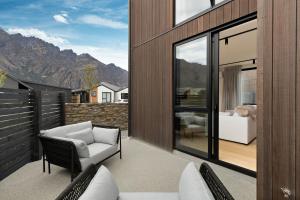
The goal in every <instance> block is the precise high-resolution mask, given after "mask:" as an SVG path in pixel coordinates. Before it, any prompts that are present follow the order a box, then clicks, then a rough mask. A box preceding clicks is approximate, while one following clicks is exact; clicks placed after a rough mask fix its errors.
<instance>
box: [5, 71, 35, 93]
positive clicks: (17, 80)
mask: <svg viewBox="0 0 300 200" xmlns="http://www.w3.org/2000/svg"><path fill="white" fill-rule="evenodd" d="M6 76H7V77H8V78H10V79H12V80H14V81H16V82H18V83H19V84H21V85H23V86H24V87H26V88H28V89H31V90H32V89H33V88H32V87H31V86H29V85H27V84H26V83H24V82H23V81H21V80H19V79H18V78H16V77H15V76H13V75H11V74H8V73H6Z"/></svg>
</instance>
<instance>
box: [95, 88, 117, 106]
mask: <svg viewBox="0 0 300 200" xmlns="http://www.w3.org/2000/svg"><path fill="white" fill-rule="evenodd" d="M102 92H110V93H111V101H112V102H113V101H114V99H115V92H114V91H113V90H111V89H109V88H107V87H104V86H102V85H101V86H99V87H98V103H102Z"/></svg>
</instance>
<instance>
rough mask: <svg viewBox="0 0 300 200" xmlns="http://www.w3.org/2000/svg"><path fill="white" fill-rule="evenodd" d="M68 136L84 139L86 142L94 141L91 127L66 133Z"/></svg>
mask: <svg viewBox="0 0 300 200" xmlns="http://www.w3.org/2000/svg"><path fill="white" fill-rule="evenodd" d="M66 138H73V139H78V140H83V141H85V143H86V144H92V143H94V137H93V133H92V129H91V128H86V129H83V130H80V131H76V132H72V133H69V134H67V135H66Z"/></svg>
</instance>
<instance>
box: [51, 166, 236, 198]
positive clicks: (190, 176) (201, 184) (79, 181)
mask: <svg viewBox="0 0 300 200" xmlns="http://www.w3.org/2000/svg"><path fill="white" fill-rule="evenodd" d="M86 183H89V184H86ZM67 199H68V200H77V199H79V200H97V199H99V200H100V199H105V200H211V199H217V200H221V199H222V200H233V197H232V196H231V195H230V193H229V192H228V191H227V189H226V188H225V187H224V185H223V184H222V182H221V181H220V180H219V179H218V177H217V176H216V175H215V173H214V172H213V171H212V169H211V168H210V167H209V166H208V165H207V164H206V163H203V164H202V165H201V168H200V173H199V172H198V170H197V168H196V166H195V164H194V163H193V162H191V163H189V164H188V165H187V166H186V167H185V169H184V170H183V172H182V174H181V178H180V181H179V190H178V192H166V193H164V192H150V193H149V192H119V189H118V186H117V185H116V183H115V181H114V179H113V177H112V174H111V173H110V172H109V170H108V169H107V168H105V167H104V166H101V167H100V169H99V170H98V171H97V170H96V168H95V166H90V167H89V168H88V169H87V170H86V171H84V172H83V173H82V174H81V175H80V176H78V177H77V178H76V180H75V181H74V182H73V183H72V184H71V185H69V186H68V187H67V188H66V189H65V190H64V191H63V192H62V193H61V194H60V195H59V196H58V198H57V199H56V200H67Z"/></svg>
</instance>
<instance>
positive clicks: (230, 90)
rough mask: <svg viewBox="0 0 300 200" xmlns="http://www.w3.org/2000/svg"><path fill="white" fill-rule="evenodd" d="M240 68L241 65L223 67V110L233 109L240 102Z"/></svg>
mask: <svg viewBox="0 0 300 200" xmlns="http://www.w3.org/2000/svg"><path fill="white" fill-rule="evenodd" d="M241 69H242V68H241V66H233V67H226V68H224V71H223V81H224V82H223V102H224V105H223V106H224V108H225V110H234V108H235V107H236V106H238V105H240V103H241Z"/></svg>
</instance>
